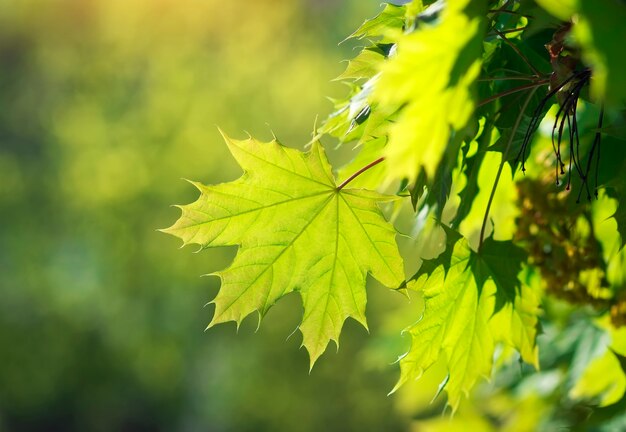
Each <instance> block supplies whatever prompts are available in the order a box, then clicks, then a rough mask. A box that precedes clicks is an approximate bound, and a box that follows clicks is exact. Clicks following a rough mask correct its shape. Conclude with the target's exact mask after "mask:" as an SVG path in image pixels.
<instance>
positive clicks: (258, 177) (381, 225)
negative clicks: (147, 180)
mask: <svg viewBox="0 0 626 432" xmlns="http://www.w3.org/2000/svg"><path fill="white" fill-rule="evenodd" d="M224 139H225V141H226V143H227V145H228V147H229V149H230V152H231V153H232V155H233V156H234V157H235V159H236V160H237V162H238V163H239V165H240V166H241V167H242V168H243V170H244V174H243V176H242V177H240V178H239V179H238V180H236V181H233V182H230V183H224V184H220V185H216V186H204V185H202V184H199V183H194V185H195V186H196V187H197V188H198V189H199V190H200V192H201V195H200V197H199V198H198V200H197V201H195V202H194V203H192V204H188V205H185V206H180V208H181V210H182V215H181V217H180V219H178V221H177V222H176V223H175V224H174V225H173V226H172V227H170V228H168V229H166V230H164V231H165V232H167V233H169V234H173V235H175V236H177V237H180V238H181V239H182V240H183V241H184V243H185V244H189V243H195V244H199V245H201V246H202V247H210V246H225V245H239V246H240V248H239V250H238V253H237V255H236V257H235V259H234V261H233V263H232V265H231V266H230V267H228V268H227V269H225V270H223V271H220V272H217V273H215V274H216V275H218V276H219V277H220V278H221V280H222V287H221V289H220V291H219V293H218V295H217V296H216V298H215V299H214V300H213V302H212V303H214V304H215V313H214V316H213V319H212V321H211V323H210V324H209V327H210V326H212V325H215V324H217V323H222V322H226V321H235V322H237V323H238V325H239V323H240V322H241V321H242V320H243V319H244V318H245V317H246V316H247V315H249V314H250V313H252V312H254V311H258V313H259V316H260V317H262V316H263V315H264V314H265V313H266V312H267V311H268V310H269V308H270V307H271V306H272V305H273V304H274V303H275V302H276V301H277V300H278V299H279V298H281V297H282V296H284V295H285V294H287V293H289V292H292V291H299V292H300V294H301V296H302V300H303V304H304V316H303V320H302V323H301V325H300V326H299V328H300V331H301V332H302V335H303V345H304V346H305V347H306V349H307V350H308V352H309V355H310V359H311V367H312V366H313V364H314V362H315V361H316V360H317V358H318V357H319V356H320V355H321V354H322V353H323V352H324V350H325V349H326V347H327V345H328V343H329V341H330V340H333V341H335V343H336V344H338V338H339V334H340V332H341V328H342V326H343V323H344V321H345V320H346V319H347V318H348V317H351V318H354V319H355V320H357V321H358V322H359V323H361V324H362V325H363V326H365V327H367V324H366V319H365V304H366V293H365V282H366V274H367V273H368V272H369V273H370V274H371V275H372V276H374V277H375V278H376V279H377V280H379V281H380V282H381V283H383V284H384V285H387V286H397V285H398V284H399V283H400V282H401V281H402V280H403V265H402V258H401V257H400V254H399V252H398V247H397V245H396V242H395V234H396V233H395V230H394V229H393V227H392V226H391V225H390V224H388V223H387V221H386V220H385V219H384V217H383V215H382V213H381V211H380V209H379V208H378V206H377V202H381V201H388V200H390V199H393V198H391V197H388V196H385V195H381V194H378V193H376V192H372V191H368V190H363V189H358V190H357V189H348V188H342V187H338V186H337V185H336V184H335V179H334V177H333V174H332V171H331V166H330V165H329V163H328V160H327V158H326V155H325V154H324V151H323V149H322V147H321V146H320V145H319V144H318V143H317V142H315V143H313V145H312V147H311V150H310V151H309V152H306V153H303V152H300V151H298V150H295V149H290V148H286V147H284V146H282V145H281V144H279V143H278V142H277V141H276V140H274V141H271V142H269V143H263V142H259V141H257V140H255V139H252V138H250V139H247V140H234V139H230V138H228V137H226V136H225V135H224Z"/></svg>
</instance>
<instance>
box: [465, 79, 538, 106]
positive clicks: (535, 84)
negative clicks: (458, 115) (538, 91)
mask: <svg viewBox="0 0 626 432" xmlns="http://www.w3.org/2000/svg"><path fill="white" fill-rule="evenodd" d="M546 84H550V80H549V79H547V78H546V79H542V80H539V81H534V82H532V83H530V84H524V85H521V86H519V87H515V88H512V89H509V90H506V91H503V92H502V93H498V94H495V95H493V96H489V97H488V98H487V99H483V100H481V101H480V102H478V103H477V104H476V108H479V107H481V106H483V105H487V104H488V103H489V102H493V101H494V100H496V99H499V98H501V97H504V96H508V95H510V94H513V93H517V92H520V91H524V90H528V89H534V88H537V87H541V86H542V85H546Z"/></svg>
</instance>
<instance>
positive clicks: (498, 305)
mask: <svg viewBox="0 0 626 432" xmlns="http://www.w3.org/2000/svg"><path fill="white" fill-rule="evenodd" d="M445 229H446V233H447V247H446V251H445V252H444V253H443V254H441V255H440V256H439V257H437V258H436V259H433V260H426V261H424V263H423V264H422V267H421V268H420V270H419V271H418V272H417V273H416V274H415V275H414V276H413V277H412V278H411V283H409V285H408V287H409V288H411V289H415V290H419V291H421V292H422V294H423V297H424V312H423V315H422V318H421V319H420V320H419V321H418V322H417V323H416V324H414V325H413V326H411V327H409V328H408V329H407V331H408V333H409V334H410V335H411V348H410V350H409V351H408V352H407V353H406V354H405V355H404V356H402V357H401V359H400V370H401V374H400V380H399V381H398V384H397V385H396V388H398V387H399V386H401V385H402V384H403V383H405V382H407V381H408V380H411V379H418V378H419V377H421V375H422V374H423V373H424V372H425V371H426V370H427V369H428V368H429V367H431V366H432V365H433V364H434V363H435V362H436V361H437V360H438V359H439V358H440V357H442V356H443V357H444V358H445V360H446V362H447V365H448V373H449V377H448V379H447V382H446V383H445V389H446V391H447V392H448V404H449V405H450V406H451V407H452V409H453V410H456V408H457V407H458V404H459V402H460V399H461V396H462V395H463V394H466V395H467V394H468V393H469V391H470V390H471V389H472V387H473V386H474V384H475V383H476V382H477V380H478V379H479V378H480V377H481V376H482V377H485V378H488V377H489V376H490V375H491V370H492V365H493V355H494V349H495V346H496V343H498V342H503V343H506V344H509V345H511V346H513V347H515V348H517V349H518V350H519V351H520V353H521V355H522V358H523V359H524V360H526V361H528V362H530V363H533V364H535V365H536V363H537V350H536V346H535V337H536V332H537V314H538V309H539V306H538V301H539V299H538V296H537V295H533V294H534V293H532V292H531V291H529V290H526V292H522V291H521V286H520V283H519V280H518V273H519V272H520V270H521V266H522V262H523V261H524V260H525V254H524V253H523V251H522V250H521V249H519V248H517V247H515V246H514V245H513V244H512V243H511V242H496V241H494V240H488V241H486V242H485V243H484V244H483V247H482V249H481V252H480V253H477V252H474V251H472V250H471V249H470V248H469V245H468V243H467V240H465V239H464V238H463V237H461V236H460V235H459V234H458V233H457V232H455V231H453V230H451V229H449V228H445ZM503 251H506V254H502V252H503ZM522 294H524V295H525V296H526V297H525V298H522ZM394 390H395V389H394Z"/></svg>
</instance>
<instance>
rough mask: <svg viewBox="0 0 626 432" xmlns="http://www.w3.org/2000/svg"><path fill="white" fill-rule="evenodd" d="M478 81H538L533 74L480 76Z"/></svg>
mask: <svg viewBox="0 0 626 432" xmlns="http://www.w3.org/2000/svg"><path fill="white" fill-rule="evenodd" d="M476 81H478V82H491V81H536V78H535V77H531V76H516V77H514V76H507V77H485V78H478V79H477V80H476Z"/></svg>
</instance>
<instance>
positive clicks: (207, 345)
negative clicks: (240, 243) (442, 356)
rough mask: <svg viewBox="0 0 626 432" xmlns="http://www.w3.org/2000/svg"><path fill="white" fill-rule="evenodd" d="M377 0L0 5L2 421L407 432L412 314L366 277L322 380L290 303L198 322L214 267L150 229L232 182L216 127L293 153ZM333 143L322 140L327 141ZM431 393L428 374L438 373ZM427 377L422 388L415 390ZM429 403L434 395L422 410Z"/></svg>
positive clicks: (215, 258)
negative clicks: (365, 294) (234, 319)
mask: <svg viewBox="0 0 626 432" xmlns="http://www.w3.org/2000/svg"><path fill="white" fill-rule="evenodd" d="M378 9H379V0H324V1H322V0H289V1H284V0H255V1H250V2H225V1H217V0H55V1H52V0H50V1H44V0H0V430H2V431H200V430H206V431H231V430H232V431H246V430H254V431H263V430H270V431H282V430H284V431H319V430H362V431H365V430H377V431H379V430H404V429H406V428H407V427H408V425H409V417H410V413H411V406H413V405H414V403H416V402H415V398H418V399H419V398H420V397H421V396H419V394H418V393H416V392H414V391H413V390H414V389H411V387H407V388H406V390H403V391H402V393H401V394H400V395H394V396H391V397H388V396H387V395H386V393H387V392H388V391H389V390H390V389H391V388H392V387H393V385H394V383H395V380H396V379H397V377H398V368H397V366H396V365H391V363H392V362H393V361H394V360H395V359H396V356H397V355H398V354H400V353H402V352H403V350H404V349H405V348H406V345H407V342H408V341H407V340H403V339H402V338H401V337H400V335H399V334H398V329H401V328H403V327H404V326H406V325H408V324H410V320H409V318H407V316H408V315H407V313H409V314H410V316H412V317H413V318H415V317H416V316H417V312H416V311H419V307H418V306H417V305H415V304H410V303H408V302H407V301H406V299H404V298H402V297H400V296H399V295H397V294H395V293H392V292H389V291H387V290H384V289H382V288H380V287H375V286H374V287H370V290H369V296H370V297H369V300H370V301H369V304H368V318H369V323H370V329H371V333H370V335H368V334H367V333H366V331H365V330H364V329H362V328H360V327H359V326H358V325H356V324H355V323H354V322H348V323H346V328H345V332H344V334H343V336H342V346H341V350H340V351H339V352H338V353H336V352H335V350H334V349H333V348H332V347H329V350H328V352H327V353H326V354H325V355H324V356H323V357H322V358H321V360H320V361H319V362H318V364H317V365H316V367H315V368H314V369H313V371H312V372H311V373H310V374H309V372H308V357H307V354H306V352H305V351H304V350H303V349H299V345H300V335H299V334H298V333H296V334H294V335H293V336H292V337H291V338H289V339H287V340H286V338H287V336H288V335H289V334H290V333H292V331H293V330H294V329H295V328H296V326H297V324H298V320H299V318H300V316H301V306H300V300H299V298H298V297H297V295H293V294H292V295H290V296H288V297H287V298H285V299H283V300H282V301H281V302H280V303H279V304H278V305H277V306H276V307H275V308H274V309H273V310H272V311H270V313H269V314H268V316H267V317H266V319H265V320H264V321H263V323H262V325H261V327H260V329H259V330H258V332H256V333H255V329H256V318H255V317H251V318H249V319H247V320H246V322H244V325H242V327H241V328H240V329H239V331H238V332H237V331H236V329H235V325H234V324H227V325H221V326H218V327H215V328H212V329H211V330H209V331H206V332H205V331H204V329H205V326H206V324H207V323H208V322H209V320H210V317H211V313H212V307H211V306H207V307H204V305H205V304H206V303H207V302H208V301H210V300H211V299H212V298H213V296H214V295H215V294H216V292H217V289H218V281H217V279H215V278H202V277H200V275H202V274H206V273H209V272H212V271H215V270H218V269H222V268H224V267H226V266H227V265H228V264H229V262H230V260H232V258H233V256H234V253H235V252H236V251H235V249H234V248H233V249H228V248H220V249H215V250H209V251H204V252H202V253H199V254H194V253H193V249H192V248H185V249H179V248H178V247H179V246H180V242H179V241H178V240H176V239H175V238H173V237H169V236H167V235H165V234H161V233H159V232H157V231H156V230H157V229H158V228H164V227H166V226H169V225H170V224H172V223H173V222H174V220H175V219H176V218H177V217H178V216H179V211H178V210H177V209H175V208H171V207H170V205H171V204H183V203H188V202H191V201H193V200H195V198H196V194H197V192H196V190H195V189H194V188H193V187H192V186H190V185H189V184H188V183H186V182H184V181H182V180H181V178H190V179H194V180H198V181H201V182H204V183H216V182H223V181H230V180H233V179H235V178H237V177H238V176H239V175H240V170H239V169H238V168H237V166H236V164H235V163H234V161H233V160H232V158H231V157H230V156H229V154H228V152H227V149H226V146H225V145H224V143H223V142H222V140H221V138H220V136H219V133H218V131H217V128H216V126H217V125H219V126H220V127H221V128H223V129H224V130H225V131H226V132H227V133H228V134H230V135H231V136H233V137H236V138H237V137H243V136H245V132H244V131H248V132H250V133H251V134H252V135H254V136H256V137H258V138H261V139H265V140H269V139H270V138H271V136H272V132H271V131H273V132H274V133H275V134H276V136H277V137H278V138H279V140H281V142H283V143H284V144H286V145H289V146H292V147H298V148H302V147H303V145H304V143H306V142H307V141H308V140H309V138H310V131H311V130H313V125H314V121H315V118H316V116H318V115H319V116H320V118H323V117H324V116H326V115H327V114H328V113H329V111H330V109H331V107H332V104H331V103H329V102H328V101H327V100H326V99H325V96H333V95H334V96H339V95H341V94H342V93H343V91H344V89H343V88H342V86H341V85H340V84H337V83H332V82H331V79H332V78H334V77H335V76H337V75H338V74H339V73H340V72H341V71H342V68H343V66H342V64H341V63H340V61H341V60H342V59H345V58H349V57H351V56H352V55H353V51H352V50H353V49H354V47H355V45H356V43H345V44H341V45H339V46H338V45H337V44H338V42H340V41H341V40H343V39H344V38H345V37H346V36H347V35H348V34H350V33H351V32H352V31H353V30H354V29H356V27H357V26H358V25H359V24H360V23H361V22H362V21H363V20H364V19H365V18H367V17H371V16H373V15H375V14H376V12H377V10H378ZM333 146H334V143H332V142H327V143H326V147H327V148H332V147H333ZM433 382H436V381H433ZM421 385H422V386H424V385H426V384H425V382H421ZM432 394H433V392H432V391H431V390H427V391H425V395H426V396H425V397H427V398H430V396H432Z"/></svg>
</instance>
